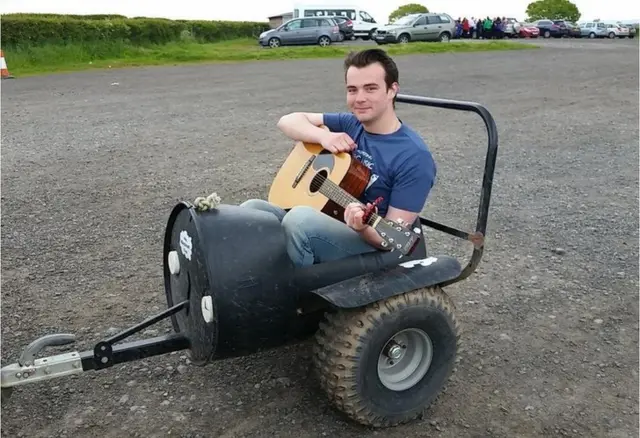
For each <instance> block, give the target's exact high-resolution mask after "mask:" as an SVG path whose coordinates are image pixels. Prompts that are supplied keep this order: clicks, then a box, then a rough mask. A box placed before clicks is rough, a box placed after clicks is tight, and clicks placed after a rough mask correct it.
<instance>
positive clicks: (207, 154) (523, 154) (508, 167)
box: [2, 41, 638, 438]
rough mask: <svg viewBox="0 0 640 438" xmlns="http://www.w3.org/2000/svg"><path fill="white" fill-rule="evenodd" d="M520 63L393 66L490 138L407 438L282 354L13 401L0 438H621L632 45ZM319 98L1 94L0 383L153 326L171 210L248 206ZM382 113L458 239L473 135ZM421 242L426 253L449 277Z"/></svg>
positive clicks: (330, 101)
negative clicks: (40, 359)
mask: <svg viewBox="0 0 640 438" xmlns="http://www.w3.org/2000/svg"><path fill="white" fill-rule="evenodd" d="M544 47H545V48H544V49H542V50H539V51H533V52H531V51H527V52H504V53H474V54H466V55H448V54H447V55H438V56H411V57H401V58H398V63H399V66H400V69H401V83H402V91H403V92H405V93H409V94H422V95H428V96H435V97H445V98H454V99H462V100H474V101H478V102H480V103H482V104H485V105H486V106H487V107H488V108H489V109H490V111H491V112H492V114H493V115H494V117H495V118H496V121H497V124H498V127H499V131H500V150H499V157H498V162H497V170H496V175H495V182H494V194H493V200H492V205H491V211H490V215H489V230H488V233H489V234H488V239H487V248H486V253H485V257H484V259H483V263H482V264H481V265H480V267H479V269H478V271H477V273H476V274H475V275H474V276H472V277H471V278H470V279H468V280H467V281H465V282H463V283H461V284H459V285H456V286H454V287H451V288H449V289H448V292H449V293H450V295H451V296H452V297H453V298H454V300H455V301H456V303H457V306H458V314H459V318H460V319H461V320H462V322H463V324H464V328H465V334H464V343H465V346H466V349H465V351H463V353H462V354H461V361H460V363H459V365H458V368H457V373H456V374H455V375H454V377H453V379H452V381H451V383H450V384H449V385H448V387H447V389H446V393H445V394H443V396H442V397H440V398H439V399H438V400H437V402H436V403H435V404H434V405H433V406H432V408H431V409H430V410H429V412H428V416H427V417H426V418H425V419H424V420H423V421H422V422H418V423H414V424H412V425H408V426H403V427H399V428H395V429H392V430H387V431H384V432H383V431H369V430H363V429H361V428H359V427H358V426H356V425H354V424H352V423H350V422H349V421H347V420H345V419H344V418H342V416H341V415H339V414H338V413H336V412H335V411H334V410H332V409H330V408H328V405H327V403H326V402H325V400H324V398H323V394H322V393H320V392H319V391H318V389H317V384H316V382H315V381H314V380H312V379H310V378H309V376H310V375H311V374H310V365H311V362H310V352H311V349H310V344H303V345H299V346H296V347H292V348H282V349H278V350H273V351H269V352H266V353H262V354H259V355H256V356H252V357H247V358H241V359H236V360H229V361H225V362H217V363H214V364H211V365H209V366H207V367H204V368H196V367H193V366H188V365H186V366H185V357H184V356H183V355H181V354H175V355H170V356H166V357H160V358H153V359H150V360H146V361H142V362H134V363H131V364H127V365H123V366H117V367H114V368H112V369H110V370H107V371H101V372H99V373H87V374H85V375H82V376H80V377H78V378H66V379H64V378H63V379H59V380H54V381H50V382H45V383H42V384H38V385H30V386H26V387H24V388H22V389H17V390H16V391H14V394H13V396H12V398H11V399H9V400H8V402H5V403H4V405H3V407H2V436H3V437H22V436H24V437H49V436H50V437H71V436H73V437H89V436H100V437H125V436H127V437H129V436H132V437H133V436H136V437H156V436H158V437H159V436H168V435H169V432H170V436H179V437H211V436H216V437H241V436H246V437H249V436H251V437H257V436H278V437H296V438H297V437H323V436H328V437H347V436H363V437H366V436H388V437H391V438H394V437H398V438H399V437H406V436H411V437H426V436H438V437H480V436H482V437H485V436H491V437H525V436H526V437H528V436H545V437H548V436H576V437H577V436H589V437H616V438H617V437H637V436H638V403H637V388H638V349H637V348H638V263H637V262H638V204H637V199H638V88H637V85H638V69H637V66H638V45H637V43H636V42H635V41H583V42H571V41H557V42H556V41H553V42H544ZM341 81H342V72H341V60H319V61H295V62H263V63H260V64H242V65H211V66H193V67H171V68H164V67H163V68H149V69H138V70H134V69H132V70H113V71H104V72H89V73H77V74H70V75H59V76H50V77H38V78H29V79H15V80H12V81H3V82H2V364H3V365H4V364H7V363H9V362H15V361H16V360H17V358H18V355H19V352H20V351H21V349H22V348H23V347H24V346H25V345H26V344H28V343H29V342H31V341H32V340H33V339H35V338H36V337H38V336H41V335H44V334H47V333H53V332H72V333H76V334H77V335H78V342H77V345H76V346H75V348H77V349H88V348H92V347H93V345H94V343H95V342H96V341H98V340H99V339H100V337H102V336H104V335H105V334H106V333H110V332H113V331H114V330H115V329H122V328H124V327H126V326H128V325H131V324H134V323H137V322H139V321H141V320H142V319H144V318H145V317H147V316H148V315H150V314H151V313H153V312H155V311H158V310H160V309H162V308H164V307H165V302H164V292H163V282H162V276H161V274H162V272H161V256H162V246H161V245H162V237H163V232H164V226H165V223H166V220H167V217H168V213H169V211H170V210H171V208H172V207H173V205H174V204H175V203H176V202H177V201H178V200H180V199H189V200H192V199H193V198H195V197H196V196H199V195H207V194H209V193H210V192H212V191H217V192H218V193H219V194H220V195H221V196H222V198H223V201H224V202H227V203H239V202H241V201H242V200H244V199H246V198H249V197H256V196H260V197H264V196H265V195H266V191H267V188H268V184H269V183H270V181H271V178H272V177H273V175H274V173H275V171H276V170H277V167H278V166H279V165H280V163H281V161H282V159H283V158H284V157H285V155H286V153H287V151H288V148H289V147H290V145H291V143H290V142H289V141H288V140H286V139H285V138H284V137H283V136H282V135H281V134H279V133H278V132H277V130H276V128H275V123H276V121H277V119H278V117H279V116H280V115H282V114H284V113H287V112H289V111H294V110H309V111H332V110H342V109H343V108H344V105H343V89H342V82H341ZM263 87H264V88H263ZM399 112H400V115H401V117H402V119H403V120H404V121H405V122H408V123H410V124H411V125H413V126H414V127H415V128H417V129H418V130H419V131H421V132H422V133H423V134H424V135H425V137H426V138H427V140H428V142H429V144H430V146H431V148H432V150H433V152H434V154H435V157H436V159H437V161H438V164H439V182H438V186H437V189H436V190H435V191H434V193H433V195H432V198H431V201H430V203H429V206H428V208H427V210H426V213H427V215H428V216H429V217H432V218H435V219H436V220H438V221H441V222H444V223H449V224H452V225H456V226H459V227H464V228H472V227H473V226H474V224H475V217H476V209H477V202H478V193H479V192H478V190H479V187H480V181H481V177H482V166H483V160H484V153H485V142H486V137H485V133H484V131H483V129H484V128H483V126H482V124H481V122H480V119H479V118H478V117H477V116H474V115H470V114H457V113H452V112H442V111H437V110H433V109H426V108H410V107H407V106H401V107H400V110H399ZM430 236H431V242H430V246H431V248H433V249H432V251H433V252H435V253H438V252H439V253H442V252H444V253H453V254H458V255H460V256H463V257H466V256H467V255H468V254H470V249H469V248H468V247H467V246H466V245H463V244H460V243H457V242H454V241H452V240H451V239H449V238H447V237H444V236H442V235H441V234H439V233H437V232H432V233H430ZM166 329H168V324H162V325H158V326H155V327H154V328H153V330H158V331H164V330H166ZM149 334H153V332H151V333H147V335H149ZM54 351H55V350H54Z"/></svg>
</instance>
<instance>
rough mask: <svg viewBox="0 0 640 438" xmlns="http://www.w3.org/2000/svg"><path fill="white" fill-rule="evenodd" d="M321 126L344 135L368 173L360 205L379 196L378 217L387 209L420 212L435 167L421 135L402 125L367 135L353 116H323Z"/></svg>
mask: <svg viewBox="0 0 640 438" xmlns="http://www.w3.org/2000/svg"><path fill="white" fill-rule="evenodd" d="M323 116H324V124H325V125H326V127H327V128H329V130H330V131H332V132H345V133H347V134H348V135H349V136H350V137H351V138H352V139H353V141H354V142H355V143H356V145H357V147H356V149H355V150H354V151H352V152H351V154H352V156H353V157H354V158H356V159H357V160H358V161H360V162H362V163H363V164H364V165H365V166H367V167H368V168H369V170H370V171H371V177H370V179H369V185H368V186H367V188H366V189H365V192H364V194H363V196H362V197H361V198H360V199H359V201H360V202H362V203H365V204H366V203H367V202H373V201H375V200H376V198H378V197H379V196H381V197H382V198H383V199H382V202H381V203H380V204H379V205H378V214H380V215H381V216H383V217H384V216H385V215H386V214H387V210H388V208H389V206H392V207H395V208H398V209H401V210H407V211H411V212H416V213H419V212H421V211H422V209H423V208H424V205H425V202H426V200H427V196H428V195H429V192H430V191H431V188H432V187H433V185H434V183H435V179H436V164H435V162H434V160H433V157H432V156H431V152H430V151H429V148H428V147H427V145H426V144H425V142H424V141H423V140H422V138H421V137H420V135H418V134H417V133H416V132H415V131H413V130H412V129H411V128H409V127H408V126H407V125H405V124H404V123H403V124H402V126H401V127H400V129H399V130H398V131H396V132H394V133H392V134H372V133H369V132H366V131H365V130H364V127H363V126H362V124H361V123H360V121H359V120H358V119H357V118H356V117H355V116H354V115H353V114H352V113H325V114H324V115H323Z"/></svg>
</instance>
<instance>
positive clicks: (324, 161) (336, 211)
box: [268, 142, 371, 222]
mask: <svg viewBox="0 0 640 438" xmlns="http://www.w3.org/2000/svg"><path fill="white" fill-rule="evenodd" d="M370 175H371V172H370V171H369V169H368V168H367V167H366V166H365V165H364V164H362V163H361V162H359V161H358V160H356V159H354V158H352V157H351V155H350V154H348V153H344V152H342V153H339V154H332V153H331V152H329V151H327V150H326V149H324V148H323V147H322V146H321V145H318V144H314V143H304V142H298V143H296V145H295V146H294V148H293V150H292V151H291V153H290V154H289V156H288V157H287V159H286V160H285V162H284V164H283V165H282V167H281V168H280V170H279V171H278V173H277V175H276V177H275V178H274V180H273V183H272V184H271V189H270V190H269V198H268V200H269V202H271V203H272V204H275V205H277V206H279V207H281V208H284V209H285V210H288V209H291V208H293V207H295V206H297V205H306V206H308V207H312V208H314V209H316V210H318V211H321V212H323V213H324V214H327V215H329V216H331V217H333V218H335V219H337V220H339V221H341V222H344V207H342V206H341V205H339V204H338V203H336V202H334V201H332V200H330V199H329V198H328V197H327V196H325V195H323V194H322V193H320V192H319V191H318V188H319V185H320V183H319V182H318V181H320V179H319V177H321V178H326V179H328V180H330V181H332V182H333V183H335V184H336V185H338V186H339V187H340V188H341V189H343V190H344V191H345V192H347V193H348V194H350V195H351V196H353V197H354V198H359V197H360V195H362V193H363V192H364V190H365V188H366V187H367V184H368V183H369V177H370Z"/></svg>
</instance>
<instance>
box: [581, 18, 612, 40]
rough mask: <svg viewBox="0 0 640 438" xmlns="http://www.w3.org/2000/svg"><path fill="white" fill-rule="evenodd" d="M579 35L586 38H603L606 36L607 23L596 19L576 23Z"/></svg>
mask: <svg viewBox="0 0 640 438" xmlns="http://www.w3.org/2000/svg"><path fill="white" fill-rule="evenodd" d="M578 26H580V36H581V37H583V38H584V37H588V38H604V37H606V36H607V25H606V24H604V23H601V22H598V21H588V22H586V23H578Z"/></svg>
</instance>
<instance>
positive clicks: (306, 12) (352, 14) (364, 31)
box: [293, 3, 380, 40]
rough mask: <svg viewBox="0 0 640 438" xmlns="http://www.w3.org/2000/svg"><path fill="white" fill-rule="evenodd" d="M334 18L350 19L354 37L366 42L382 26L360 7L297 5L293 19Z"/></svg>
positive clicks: (294, 8)
mask: <svg viewBox="0 0 640 438" xmlns="http://www.w3.org/2000/svg"><path fill="white" fill-rule="evenodd" d="M334 16H343V17H347V18H348V19H350V20H351V21H352V22H353V31H354V36H355V37H356V38H357V37H360V38H362V39H364V40H368V39H370V38H371V34H372V33H373V32H375V30H376V29H377V28H378V26H380V25H379V24H378V23H377V22H376V20H375V19H374V18H373V17H372V16H371V15H370V14H369V13H368V12H367V11H365V10H364V9H362V8H360V7H359V6H354V5H342V4H335V5H327V4H324V5H317V4H316V5H314V4H305V3H299V4H298V3H297V4H295V5H294V7H293V18H304V17H334Z"/></svg>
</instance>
